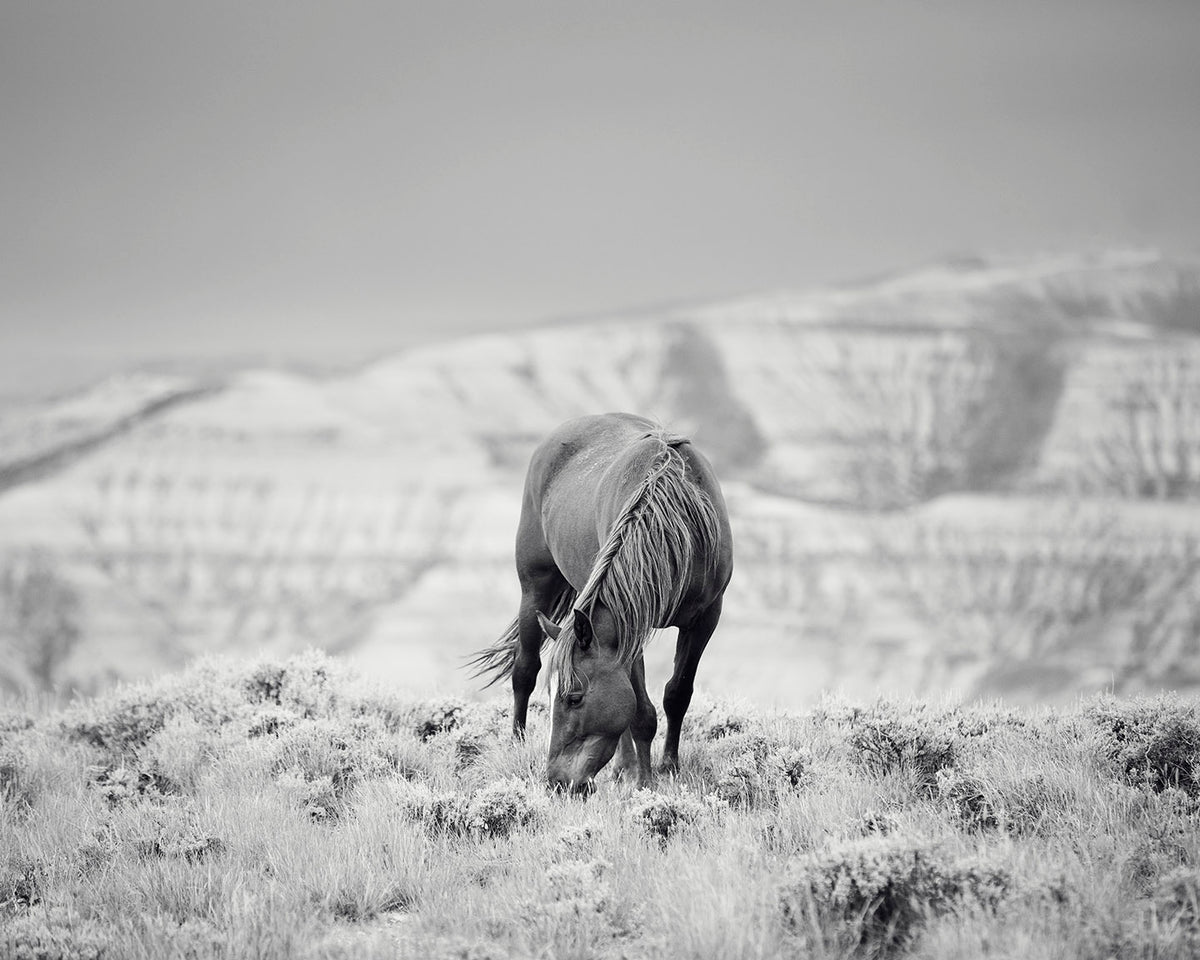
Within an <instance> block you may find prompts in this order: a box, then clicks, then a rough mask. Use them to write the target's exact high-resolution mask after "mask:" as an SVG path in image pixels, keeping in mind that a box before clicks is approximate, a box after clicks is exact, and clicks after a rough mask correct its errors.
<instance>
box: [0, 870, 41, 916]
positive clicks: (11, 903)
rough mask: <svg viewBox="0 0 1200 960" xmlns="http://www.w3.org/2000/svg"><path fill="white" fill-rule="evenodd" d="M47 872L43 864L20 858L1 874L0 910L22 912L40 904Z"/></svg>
mask: <svg viewBox="0 0 1200 960" xmlns="http://www.w3.org/2000/svg"><path fill="white" fill-rule="evenodd" d="M45 883H46V872H45V869H44V867H43V866H42V864H40V863H38V862H37V861H36V860H31V859H28V858H18V859H16V860H14V861H12V862H10V863H8V864H6V865H5V866H4V867H3V872H0V910H7V911H20V910H27V909H28V908H29V907H31V906H33V905H35V904H37V903H40V902H41V900H42V888H43V887H44V886H45Z"/></svg>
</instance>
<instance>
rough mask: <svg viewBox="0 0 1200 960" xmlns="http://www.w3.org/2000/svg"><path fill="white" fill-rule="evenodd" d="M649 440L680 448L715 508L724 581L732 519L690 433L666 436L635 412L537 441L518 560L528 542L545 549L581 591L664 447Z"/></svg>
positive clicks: (716, 562)
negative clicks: (630, 499)
mask: <svg viewBox="0 0 1200 960" xmlns="http://www.w3.org/2000/svg"><path fill="white" fill-rule="evenodd" d="M652 438H662V439H664V440H665V441H666V442H667V443H668V444H669V445H670V446H672V447H675V449H676V450H677V451H678V452H679V454H680V456H681V457H682V458H683V461H684V463H685V464H686V465H687V473H688V476H689V479H690V480H691V481H692V483H693V484H694V485H695V486H696V487H697V488H698V489H699V490H701V491H702V492H703V493H704V494H705V495H706V496H707V497H708V499H709V500H710V501H711V502H712V504H713V506H714V507H715V508H716V511H717V514H718V518H719V523H720V527H721V540H722V544H721V556H719V557H716V558H710V559H711V560H712V561H713V564H712V565H713V567H714V568H716V570H715V571H714V572H717V575H718V576H719V577H721V578H722V580H723V581H727V580H728V575H727V574H725V575H723V576H722V574H721V573H720V571H721V570H723V569H725V568H728V567H729V565H730V562H731V561H730V556H731V555H730V552H729V528H728V519H727V515H726V511H725V502H724V498H723V497H722V495H721V488H720V485H719V484H718V483H717V480H716V476H715V474H714V473H713V470H712V467H711V465H710V464H709V462H708V460H707V459H706V458H705V457H704V455H703V454H702V453H701V452H700V451H699V450H697V449H696V448H695V447H694V446H693V445H692V444H691V443H690V442H688V441H687V440H686V438H683V437H677V436H671V435H667V436H665V437H664V436H663V434H662V428H661V427H660V426H659V425H658V424H656V423H655V422H654V421H652V420H648V419H646V418H645V417H640V416H637V415H635V414H630V413H605V414H597V415H591V416H584V417H577V418H575V419H573V420H568V421H566V422H565V423H563V424H561V425H560V426H559V427H557V428H556V429H555V430H553V431H552V432H551V433H550V434H549V435H548V436H547V437H546V439H545V440H543V441H542V442H541V444H539V445H538V447H537V449H536V450H535V451H534V454H533V456H532V458H531V460H530V464H529V471H528V474H527V475H526V480H525V495H524V503H523V507H522V524H521V528H522V529H521V533H520V534H519V540H518V565H519V566H520V564H521V556H520V554H521V552H522V542H523V543H524V545H525V553H526V554H527V556H530V557H532V556H534V555H537V556H538V557H539V558H544V556H545V554H546V553H547V552H548V553H549V555H550V556H552V557H553V559H554V562H555V564H556V565H557V567H558V568H559V570H560V571H561V572H562V574H563V575H564V576H565V577H566V578H567V579H568V580H569V581H570V582H571V583H572V584H573V585H574V586H575V587H576V589H578V588H579V587H580V586H582V583H583V581H585V580H586V579H587V577H588V575H589V573H590V572H591V567H592V561H593V559H594V558H595V556H596V553H597V551H598V550H599V548H600V545H601V543H602V542H603V540H604V539H605V537H606V536H607V532H608V530H609V528H610V526H611V525H612V523H613V522H614V521H615V520H616V519H617V517H618V516H619V514H620V511H621V508H622V507H623V505H624V504H625V502H626V500H627V499H628V497H629V495H630V494H631V493H632V492H634V491H635V490H636V489H637V488H638V486H639V485H640V484H641V483H642V482H643V480H644V478H645V476H646V472H647V470H648V469H649V465H650V463H651V462H652V458H653V457H654V456H655V455H656V453H657V451H659V450H661V449H662V448H661V445H658V444H657V443H655V444H647V445H646V446H645V447H643V446H641V445H640V444H639V441H641V440H647V441H648V440H651V439H652ZM721 588H722V589H723V583H722V584H721Z"/></svg>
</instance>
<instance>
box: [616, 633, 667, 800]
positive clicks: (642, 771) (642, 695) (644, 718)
mask: <svg viewBox="0 0 1200 960" xmlns="http://www.w3.org/2000/svg"><path fill="white" fill-rule="evenodd" d="M629 682H630V683H631V684H633V695H634V697H636V698H637V710H636V712H635V713H634V715H633V722H632V723H631V724H630V725H629V729H628V730H626V731H625V732H624V733H623V734H622V735H621V742H620V744H619V745H618V747H617V764H616V770H615V773H616V775H617V776H623V777H633V776H636V777H637V785H638V786H639V787H648V786H650V783H651V782H652V780H653V779H654V774H653V770H652V769H651V766H650V745H651V743H652V742H653V741H654V733H655V731H656V730H657V729H658V714H657V713H656V712H655V709H654V703H653V702H652V701H651V699H650V695H649V694H648V693H647V692H646V665H645V662H644V661H643V659H642V658H641V657H640V656H639V657H638V658H637V659H636V660H635V661H634V662H633V666H632V667H631V668H630V671H629Z"/></svg>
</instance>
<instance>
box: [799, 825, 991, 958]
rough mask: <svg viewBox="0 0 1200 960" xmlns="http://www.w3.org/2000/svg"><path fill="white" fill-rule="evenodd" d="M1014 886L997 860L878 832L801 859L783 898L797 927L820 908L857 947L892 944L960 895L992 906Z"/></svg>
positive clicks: (822, 917)
mask: <svg viewBox="0 0 1200 960" xmlns="http://www.w3.org/2000/svg"><path fill="white" fill-rule="evenodd" d="M1011 885H1012V881H1011V878H1010V876H1009V874H1008V873H1007V872H1006V871H1005V870H1003V869H1002V868H1000V867H997V866H995V865H990V864H988V863H986V862H983V861H980V860H977V859H959V860H956V859H954V858H952V857H951V856H950V855H949V854H948V853H946V852H945V851H943V850H942V849H940V848H939V847H937V846H935V845H933V844H931V843H929V842H926V841H921V840H919V839H916V840H914V839H913V838H901V837H895V838H893V837H878V836H872V837H867V838H865V839H861V840H853V841H849V842H847V843H845V844H844V845H842V846H840V847H838V848H835V849H833V850H831V851H829V852H827V853H823V854H811V855H809V856H807V857H804V858H802V859H800V860H798V861H797V862H795V863H794V864H793V865H792V866H791V867H790V869H789V873H788V877H787V879H786V880H785V881H784V883H783V885H782V886H781V888H780V902H781V907H782V909H783V915H784V920H785V922H786V923H787V924H788V925H789V926H790V927H791V928H792V929H793V930H801V929H804V928H805V926H806V920H807V918H809V917H810V912H809V910H810V907H815V909H816V911H817V916H818V917H819V919H820V921H821V924H822V929H825V928H827V927H828V926H830V925H832V927H833V928H834V929H837V930H839V931H840V932H841V933H842V934H843V935H844V936H845V937H847V938H848V939H849V940H850V942H851V944H853V945H856V946H861V945H871V946H875V947H887V946H890V945H894V944H899V943H902V942H904V941H906V940H907V939H909V937H910V936H911V935H912V933H913V931H914V930H915V929H916V928H917V926H918V925H919V924H920V922H921V921H922V919H923V918H924V917H925V916H926V915H927V914H929V913H931V912H939V911H945V910H948V909H949V908H950V907H952V906H953V905H954V904H956V903H958V902H960V901H962V900H965V899H970V900H972V901H975V902H978V903H980V904H982V905H984V906H987V907H994V906H995V905H996V904H997V903H998V902H999V901H1000V900H1001V899H1002V898H1003V897H1004V896H1005V894H1006V893H1007V892H1008V890H1009V888H1010V887H1011Z"/></svg>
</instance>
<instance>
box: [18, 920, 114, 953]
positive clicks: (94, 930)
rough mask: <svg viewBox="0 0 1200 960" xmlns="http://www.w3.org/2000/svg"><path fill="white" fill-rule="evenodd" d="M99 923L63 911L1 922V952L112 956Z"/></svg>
mask: <svg viewBox="0 0 1200 960" xmlns="http://www.w3.org/2000/svg"><path fill="white" fill-rule="evenodd" d="M114 955H115V954H113V953H112V952H110V949H109V945H108V943H107V942H106V940H105V939H104V937H103V936H102V935H101V933H100V931H99V929H98V927H97V926H96V925H95V924H94V923H92V922H90V921H84V920H80V919H78V918H75V917H72V916H70V915H69V914H66V913H64V912H62V911H53V912H48V913H45V914H44V915H41V916H34V915H30V916H21V917H14V918H13V919H12V920H10V921H8V922H7V923H5V924H4V925H3V926H0V956H4V957H7V958H11V960H104V958H106V957H110V956H114Z"/></svg>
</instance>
